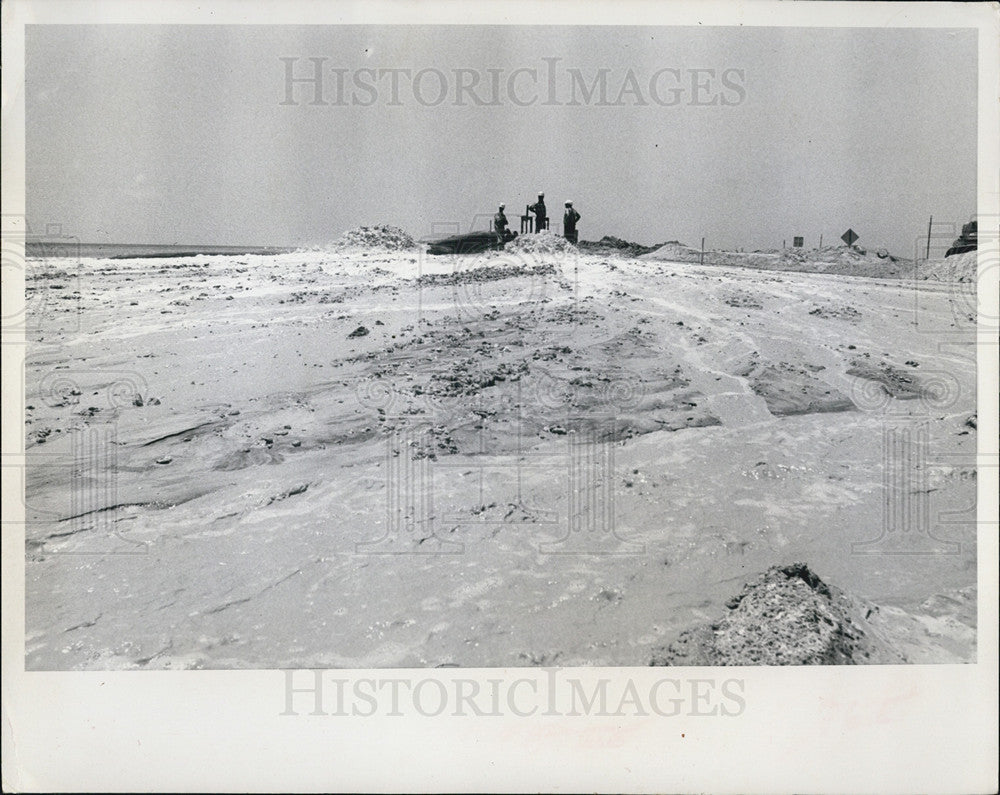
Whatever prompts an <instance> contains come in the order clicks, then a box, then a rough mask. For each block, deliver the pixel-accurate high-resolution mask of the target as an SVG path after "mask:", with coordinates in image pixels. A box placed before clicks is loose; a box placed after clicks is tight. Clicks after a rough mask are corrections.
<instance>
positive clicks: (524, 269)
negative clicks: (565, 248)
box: [416, 261, 562, 287]
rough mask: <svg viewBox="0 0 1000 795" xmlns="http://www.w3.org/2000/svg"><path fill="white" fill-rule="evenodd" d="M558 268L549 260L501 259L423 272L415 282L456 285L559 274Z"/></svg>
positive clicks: (427, 284)
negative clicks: (527, 262) (494, 262)
mask: <svg viewBox="0 0 1000 795" xmlns="http://www.w3.org/2000/svg"><path fill="white" fill-rule="evenodd" d="M561 275H562V274H561V273H560V271H559V269H558V268H557V267H556V266H555V265H554V264H552V263H551V262H544V263H541V264H538V265H522V264H516V265H515V264H512V263H509V262H503V261H501V262H500V263H499V264H497V265H477V266H475V267H472V268H468V269H456V270H454V271H451V272H450V273H425V274H423V275H421V276H419V277H417V280H416V282H417V284H419V285H421V286H423V287H430V286H431V285H458V284H472V283H474V282H492V281H501V280H503V279H513V278H517V277H519V276H561Z"/></svg>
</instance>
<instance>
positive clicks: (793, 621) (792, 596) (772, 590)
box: [652, 563, 905, 665]
mask: <svg viewBox="0 0 1000 795" xmlns="http://www.w3.org/2000/svg"><path fill="white" fill-rule="evenodd" d="M726 607H728V608H729V612H728V613H727V614H726V615H725V616H724V617H723V618H722V619H721V620H720V621H717V622H715V623H713V624H712V625H710V626H708V627H704V628H700V629H698V630H694V631H689V632H687V633H684V634H683V635H681V637H680V638H679V639H678V640H677V641H676V642H675V643H673V644H671V645H670V646H669V647H667V648H666V649H664V650H662V652H661V653H659V654H657V655H656V656H655V657H654V659H653V663H652V664H653V665H853V664H858V663H872V662H877V663H899V662H904V661H905V658H904V656H903V655H902V654H901V653H899V652H898V651H896V650H895V649H893V648H892V647H891V646H890V645H889V644H888V643H887V642H886V641H885V640H884V639H882V638H880V637H878V635H877V633H876V632H874V631H873V628H872V627H871V625H870V624H869V623H868V621H867V617H868V616H870V615H871V614H872V613H873V612H874V610H875V609H876V608H874V606H869V605H867V604H864V603H862V602H860V601H859V600H857V599H854V598H853V597H851V596H849V595H848V594H846V593H844V592H843V591H841V590H840V589H839V588H836V587H833V586H829V585H827V584H826V583H824V582H823V581H822V580H821V579H820V578H819V577H817V576H816V574H814V573H813V572H812V571H811V570H810V569H809V567H808V566H806V565H805V564H804V563H794V564H792V565H790V566H773V567H771V568H770V569H768V570H767V571H766V572H764V573H763V574H762V575H760V576H759V577H758V578H757V580H756V582H751V583H748V584H747V585H746V586H745V587H744V588H743V590H742V591H741V592H740V593H739V594H737V595H736V596H735V597H733V598H732V599H731V600H730V601H729V603H728V604H727V605H726Z"/></svg>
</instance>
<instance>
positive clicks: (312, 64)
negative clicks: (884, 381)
mask: <svg viewBox="0 0 1000 795" xmlns="http://www.w3.org/2000/svg"><path fill="white" fill-rule="evenodd" d="M283 58H285V59H296V60H292V61H283V60H282V59H283ZM311 58H316V59H323V60H320V61H311V60H309V59H311ZM547 59H548V60H547ZM317 64H318V65H319V68H320V70H321V71H320V75H321V77H322V81H323V82H322V85H321V86H320V95H319V97H318V99H319V101H320V102H322V103H325V104H313V103H314V100H316V99H317V96H316V94H315V91H316V88H317V86H316V84H315V83H313V84H309V83H295V84H292V85H289V84H288V82H287V76H288V70H289V69H291V70H292V71H291V74H292V75H293V76H294V77H297V78H303V77H310V76H312V75H313V74H314V69H315V68H316V65H317ZM366 70H374V71H366ZM389 70H397V71H389ZM398 70H409V73H406V72H403V71H398ZM455 70H465V71H462V72H460V73H456V71H455ZM516 70H522V71H520V72H517V71H516ZM532 70H533V71H532ZM602 70H604V71H602ZM699 70H706V71H699ZM707 70H711V71H707ZM418 73H419V78H417V75H418ZM602 76H603V80H604V82H605V87H606V88H605V92H604V97H603V101H602V96H601V79H602ZM550 78H551V83H550ZM394 80H395V81H396V93H395V96H394V95H393V91H392V88H393V86H392V83H393V81H394ZM338 81H342V89H343V90H338V89H339V88H340V87H339V86H338ZM473 83H475V84H476V85H475V86H474V87H473V88H472V89H471V91H465V90H463V89H462V88H461V86H462V85H463V84H464V85H470V84H473ZM365 84H369V85H372V86H374V87H373V88H365V87H364V85H365ZM494 89H496V90H494ZM25 90H26V158H27V163H26V169H27V208H28V220H29V223H30V224H31V225H32V227H33V228H44V227H45V225H46V224H49V223H61V224H62V226H63V230H64V232H65V233H68V234H74V235H76V236H77V237H78V238H79V239H80V240H81V241H83V242H105V243H164V244H169V243H181V244H196V243H201V244H217V245H223V244H233V245H282V246H288V245H311V244H322V243H324V242H328V241H331V240H334V239H336V238H337V237H338V236H339V235H340V234H341V233H342V232H343V231H344V230H345V229H348V228H350V227H353V226H358V225H362V224H376V223H390V224H395V225H398V226H401V227H403V228H405V229H406V230H407V231H409V232H410V233H411V234H413V235H414V236H416V237H420V236H424V235H429V234H430V233H431V232H432V231H433V230H434V229H435V228H437V229H442V228H445V227H443V226H440V224H442V223H447V222H457V223H459V224H460V225H461V227H462V229H463V231H464V230H465V229H466V228H467V227H468V226H469V225H470V224H471V223H472V222H473V219H474V217H475V216H476V215H477V214H479V213H492V212H493V211H494V210H495V205H496V203H497V202H499V201H504V202H506V204H507V213H508V216H510V217H512V218H513V219H514V226H515V228H517V221H516V216H517V215H519V214H520V213H521V212H522V211H523V207H524V205H525V204H526V203H528V202H532V201H534V198H535V194H536V193H537V192H538V191H539V190H544V191H545V193H546V199H547V204H548V207H549V210H550V214H551V215H552V216H554V217H561V210H562V204H563V201H564V200H565V199H567V198H571V199H573V200H574V202H575V205H576V208H577V210H578V211H579V212H580V213H581V215H582V216H583V217H582V220H581V221H580V225H579V228H580V232H581V236H582V237H583V238H585V239H597V238H599V237H601V236H602V235H605V234H613V235H617V236H620V237H624V238H627V239H630V240H635V241H638V242H642V243H653V242H660V241H664V240H669V239H679V240H681V241H683V242H686V243H689V244H698V243H699V242H700V238H701V237H702V235H704V236H705V237H706V238H707V245H709V246H718V247H738V246H742V247H746V248H762V247H773V246H780V245H781V244H782V240H787V241H788V243H789V244H791V242H792V237H793V236H794V235H803V236H804V237H805V238H806V241H805V242H806V245H815V244H816V243H817V242H818V238H819V235H820V234H821V233H822V234H823V235H824V242H825V243H828V242H833V241H834V240H835V238H837V237H839V235H840V234H841V233H842V232H843V231H844V230H845V229H847V227H848V226H850V227H853V228H854V229H855V230H856V231H857V232H858V234H859V235H860V241H859V242H860V243H861V244H862V245H864V244H867V245H869V246H872V247H875V246H886V247H889V248H890V249H891V250H893V251H894V252H896V253H900V254H904V255H905V254H912V252H913V245H914V240H915V238H916V237H918V236H920V235H921V234H925V233H926V224H927V218H928V216H929V215H931V214H933V215H934V217H935V219H936V220H940V221H955V222H958V223H961V222H962V221H964V220H968V218H969V217H970V216H971V215H972V213H974V212H975V209H976V208H975V196H976V33H975V31H964V30H950V31H943V30H919V29H914V30H898V29H897V30H883V29H857V30H850V29H833V28H829V29H802V28H689V27H688V28H609V27H568V28H567V27H478V26H476V27H460V26H454V27H433V28H431V27H278V26H261V27H244V26H224V27H222V26H220V27H213V26H191V27H167V26H122V25H107V26H38V25H36V26H30V27H29V28H28V30H27V38H26V80H25ZM589 91H592V92H593V93H592V94H591V95H590V97H589V98H588V97H587V96H586V94H587V93H588V92H589ZM439 97H441V99H440V102H439V101H438V100H439ZM289 100H290V103H289ZM574 100H575V102H576V104H573V102H574ZM477 102H478V103H482V104H477ZM713 103H714V104H713ZM436 224H438V225H439V226H437V227H435V225H436Z"/></svg>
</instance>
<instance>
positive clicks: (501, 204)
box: [500, 202, 507, 210]
mask: <svg viewBox="0 0 1000 795" xmlns="http://www.w3.org/2000/svg"><path fill="white" fill-rule="evenodd" d="M506 206H507V205H506V204H504V203H503V202H500V209H501V210H502V209H503V208H504V207H506Z"/></svg>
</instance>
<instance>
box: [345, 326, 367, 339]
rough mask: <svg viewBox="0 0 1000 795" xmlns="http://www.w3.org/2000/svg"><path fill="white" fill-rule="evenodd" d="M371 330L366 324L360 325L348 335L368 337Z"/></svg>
mask: <svg viewBox="0 0 1000 795" xmlns="http://www.w3.org/2000/svg"><path fill="white" fill-rule="evenodd" d="M369 333H370V332H369V331H368V329H366V328H365V327H364V326H358V327H357V328H356V329H354V331H352V332H351V333H350V334H348V335H347V336H348V337H349V338H350V337H367V336H368V334H369Z"/></svg>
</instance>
